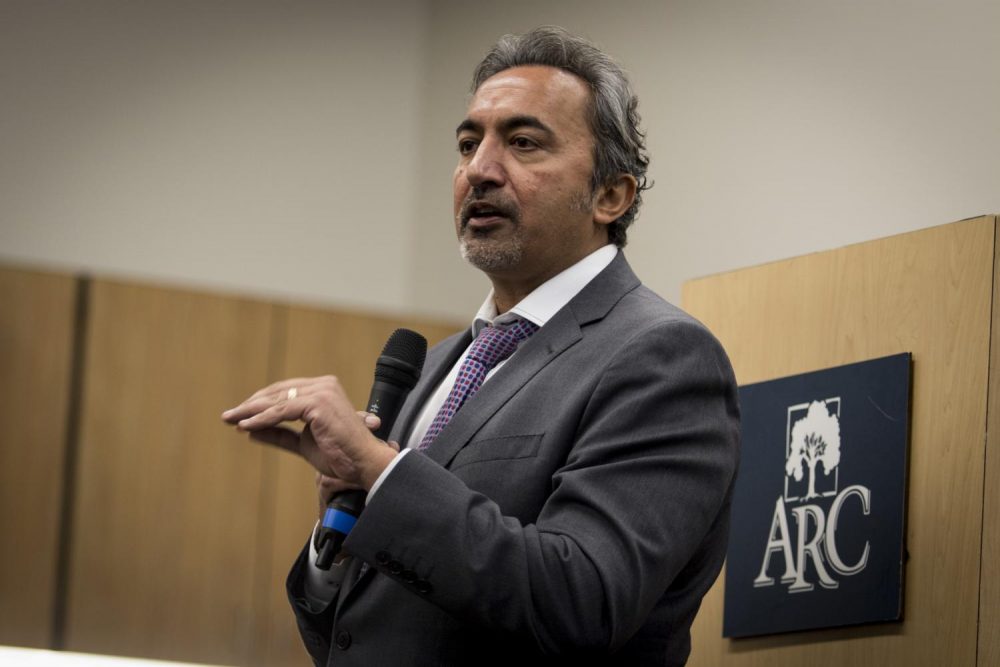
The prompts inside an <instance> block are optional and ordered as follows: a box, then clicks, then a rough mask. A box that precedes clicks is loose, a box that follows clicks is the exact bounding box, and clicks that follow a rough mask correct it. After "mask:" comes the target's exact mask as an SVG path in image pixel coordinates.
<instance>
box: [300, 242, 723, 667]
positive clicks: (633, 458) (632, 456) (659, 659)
mask: <svg viewBox="0 0 1000 667" xmlns="http://www.w3.org/2000/svg"><path fill="white" fill-rule="evenodd" d="M469 336H470V334H469V333H468V332H463V333H460V334H456V335H455V336H452V337H451V338H449V339H447V340H445V341H444V342H442V343H441V344H440V345H438V346H436V347H434V348H433V349H432V350H431V351H430V352H429V354H428V358H427V363H426V365H425V368H424V374H423V377H422V379H421V381H420V383H419V384H418V385H417V387H416V388H415V389H414V391H413V392H412V394H411V396H410V397H409V399H408V401H407V403H406V405H405V406H404V408H403V412H402V413H401V415H400V418H399V420H398V421H397V426H396V429H395V430H394V438H395V439H397V440H400V441H402V440H404V438H405V435H406V434H407V433H408V432H409V430H410V429H411V428H412V426H413V423H414V422H415V420H416V416H417V414H418V412H419V408H420V407H421V406H422V405H423V404H424V402H425V401H426V400H427V398H428V397H429V395H430V393H431V392H432V391H433V390H434V388H435V387H436V386H437V385H438V384H439V383H440V382H441V380H442V378H443V377H444V376H445V374H446V373H447V372H448V370H449V369H450V368H451V366H452V365H453V364H454V363H455V361H456V360H457V358H458V357H459V355H461V353H462V352H463V350H464V349H465V348H466V346H467V345H468V344H469V342H470V337H469ZM738 412H739V410H738V406H737V395H736V385H735V381H734V378H733V374H732V370H731V368H730V365H729V361H728V360H727V358H726V355H725V352H724V351H723V350H722V348H721V347H720V345H719V344H718V342H717V341H716V340H715V338H713V337H712V335H711V334H710V333H709V332H708V331H707V330H706V329H705V328H704V327H703V326H702V325H701V324H699V323H698V322H697V321H695V320H694V319H692V318H691V317H690V316H688V315H686V314H685V313H683V312H682V311H680V310H679V309H677V308H675V307H674V306H672V305H670V304H668V303H666V302H665V301H663V300H662V299H661V298H660V297H658V296H656V295H655V294H654V293H652V292H651V291H649V290H648V289H646V288H645V287H643V286H642V285H641V284H640V283H639V280H638V279H637V278H636V276H635V274H633V273H632V271H631V269H630V268H629V266H628V264H627V262H626V261H625V259H624V256H623V255H621V254H620V253H619V255H618V257H617V258H616V259H615V260H614V261H613V262H612V263H611V264H610V265H609V266H608V267H607V268H606V269H605V270H604V271H603V272H602V273H601V274H600V275H598V276H597V277H596V278H595V279H594V280H593V281H591V283H590V284H588V285H587V286H586V287H585V288H584V289H583V290H582V291H581V292H580V293H579V294H578V295H577V296H576V297H575V298H574V299H573V300H572V301H571V302H570V303H569V304H567V305H566V307H564V308H563V309H562V310H560V311H559V312H558V313H557V314H556V315H555V316H554V317H553V318H552V319H551V320H550V321H549V322H548V323H547V324H546V325H545V326H544V327H542V328H541V329H540V330H539V331H538V332H537V333H536V334H535V335H534V336H532V337H531V338H530V339H529V340H527V341H526V342H525V343H523V344H522V346H521V347H520V348H519V349H518V351H517V353H516V354H515V356H514V357H512V358H511V360H510V361H509V362H508V363H507V364H505V365H504V366H503V367H502V368H500V369H499V370H498V371H497V372H496V373H495V374H494V375H493V376H492V377H491V378H490V380H489V381H488V382H487V383H486V384H484V385H483V388H482V389H481V390H480V391H479V392H478V393H477V394H476V395H475V396H473V397H472V398H470V399H469V400H468V402H467V403H466V404H465V405H464V406H463V408H462V409H461V410H460V411H459V412H458V414H457V415H456V416H455V417H454V419H453V420H452V422H451V423H450V424H448V426H447V427H445V429H444V430H443V431H442V432H441V434H440V436H438V438H437V440H436V441H435V442H434V443H433V444H432V445H431V447H430V448H429V449H428V450H427V451H426V452H425V453H418V452H412V453H410V454H409V455H407V456H406V457H404V458H403V459H402V460H401V461H400V462H399V464H398V465H397V467H396V468H395V469H394V470H393V472H392V474H391V475H389V476H388V477H387V478H386V480H385V482H384V484H383V485H382V486H381V488H380V489H379V491H378V493H377V494H375V495H374V496H373V497H372V498H371V501H370V502H369V504H368V506H367V507H366V508H365V510H364V512H363V514H362V516H361V518H360V519H359V521H358V523H357V524H356V525H355V527H354V529H353V531H352V532H351V534H350V536H349V537H348V539H347V541H346V542H345V545H344V548H345V550H347V551H348V552H349V553H351V554H353V555H354V556H355V561H357V562H361V561H363V562H366V563H368V564H369V565H370V569H369V570H368V571H367V572H365V573H364V575H363V576H361V577H360V578H358V576H357V573H356V572H351V573H349V574H348V576H347V578H346V579H345V584H344V586H343V587H342V589H341V590H340V592H339V594H338V597H337V599H336V600H335V601H334V603H332V604H331V605H330V606H329V608H328V609H327V610H325V611H324V612H322V613H318V614H314V613H310V611H309V607H308V605H307V604H306V603H305V601H304V600H303V599H302V582H301V577H302V568H303V566H304V562H303V559H304V556H300V559H299V561H298V562H297V563H296V565H295V566H294V567H293V569H292V572H291V574H290V575H289V580H288V589H289V596H290V599H291V601H292V605H293V608H294V609H295V613H296V616H297V618H298V622H299V627H300V631H301V632H302V636H303V639H304V640H305V642H306V646H307V648H308V649H309V651H310V653H311V655H312V656H313V658H314V660H315V661H316V663H317V664H326V663H327V660H328V658H329V660H330V662H331V664H334V665H363V666H365V667H371V666H378V665H387V666H388V665H391V666H397V665H491V664H498V665H499V664H504V665H510V664H516V663H512V661H516V660H525V659H528V658H531V657H539V658H541V659H542V661H543V662H544V664H563V661H565V664H573V665H581V664H602V665H603V664H622V665H681V664H684V662H685V661H686V659H687V656H688V653H689V652H690V632H689V629H690V626H691V622H692V620H693V618H694V615H695V612H696V611H697V610H698V606H699V604H700V602H701V598H702V596H703V595H704V594H705V592H706V591H707V590H708V588H709V587H710V586H711V584H712V582H713V581H714V580H715V578H716V576H717V575H718V573H719V570H720V568H721V566H722V562H723V559H724V557H725V549H726V539H727V533H728V518H729V502H730V495H731V491H732V484H733V479H734V476H735V472H736V466H737V462H738V451H739V430H738V429H739V414H738ZM356 569H357V568H356Z"/></svg>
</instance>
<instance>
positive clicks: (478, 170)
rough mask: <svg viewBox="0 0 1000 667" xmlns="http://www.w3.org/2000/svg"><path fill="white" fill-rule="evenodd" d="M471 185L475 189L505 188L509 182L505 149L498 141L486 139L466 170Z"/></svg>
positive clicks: (477, 149)
mask: <svg viewBox="0 0 1000 667" xmlns="http://www.w3.org/2000/svg"><path fill="white" fill-rule="evenodd" d="M465 175H466V178H468V179H469V185H471V186H472V187H474V188H481V187H483V186H488V185H494V186H497V187H501V186H503V184H504V183H505V182H506V180H507V176H506V172H505V171H504V166H503V147H502V145H501V144H500V142H498V141H493V140H487V139H484V140H483V141H482V142H480V144H479V146H477V147H476V152H475V154H474V155H473V156H472V159H471V160H469V164H468V165H467V166H466V169H465Z"/></svg>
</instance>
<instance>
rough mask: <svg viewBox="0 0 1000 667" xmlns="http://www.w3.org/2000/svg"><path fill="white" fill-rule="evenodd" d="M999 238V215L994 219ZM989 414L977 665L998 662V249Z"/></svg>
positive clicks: (999, 538)
mask: <svg viewBox="0 0 1000 667" xmlns="http://www.w3.org/2000/svg"><path fill="white" fill-rule="evenodd" d="M995 224H996V230H997V231H996V237H995V238H996V239H998V240H1000V218H998V219H997V221H996V223H995ZM991 340H992V342H991V344H990V387H989V392H990V396H989V416H988V419H987V423H986V462H985V465H986V477H985V484H984V492H985V498H984V499H983V557H982V572H981V573H980V575H979V580H980V591H979V667H991V666H994V665H1000V252H996V253H995V257H994V265H993V326H992V331H991Z"/></svg>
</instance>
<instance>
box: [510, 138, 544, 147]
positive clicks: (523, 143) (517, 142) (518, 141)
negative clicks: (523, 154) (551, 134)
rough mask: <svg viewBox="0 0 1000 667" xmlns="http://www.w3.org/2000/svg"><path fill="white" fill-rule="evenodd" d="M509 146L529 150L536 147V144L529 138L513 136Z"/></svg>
mask: <svg viewBox="0 0 1000 667" xmlns="http://www.w3.org/2000/svg"><path fill="white" fill-rule="evenodd" d="M510 144H511V146H513V147H514V148H520V149H522V150H531V149H534V148H538V144H536V143H535V142H534V141H532V140H531V139H529V138H528V137H514V138H513V139H511V140H510Z"/></svg>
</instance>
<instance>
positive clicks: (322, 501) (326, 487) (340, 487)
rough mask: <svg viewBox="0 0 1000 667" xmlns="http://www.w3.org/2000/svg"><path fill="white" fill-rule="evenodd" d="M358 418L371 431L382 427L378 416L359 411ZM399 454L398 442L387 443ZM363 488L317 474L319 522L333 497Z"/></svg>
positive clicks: (336, 478)
mask: <svg viewBox="0 0 1000 667" xmlns="http://www.w3.org/2000/svg"><path fill="white" fill-rule="evenodd" d="M358 416H359V417H361V419H362V420H364V422H365V426H367V427H368V429H369V430H370V431H373V432H374V431H376V430H378V427H379V426H381V425H382V420H381V419H379V418H378V417H377V416H375V415H373V414H371V413H369V412H364V411H358ZM386 444H388V445H389V446H390V447H392V448H393V449H395V450H396V451H397V452H398V451H399V443H398V442H388V443H386ZM360 488H361V487H360V486H358V485H357V484H351V483H349V482H345V481H344V480H342V479H340V478H338V477H331V476H329V475H324V474H323V473H321V472H318V473H316V493H317V496H318V498H319V520H320V521H322V520H323V515H324V514H326V506H327V505H329V504H330V501H331V500H333V497H334V496H335V495H337V494H338V493H340V492H341V491H349V490H351V489H360Z"/></svg>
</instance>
